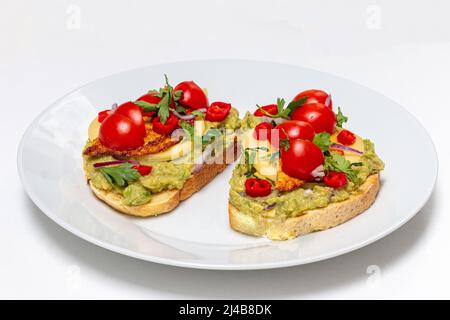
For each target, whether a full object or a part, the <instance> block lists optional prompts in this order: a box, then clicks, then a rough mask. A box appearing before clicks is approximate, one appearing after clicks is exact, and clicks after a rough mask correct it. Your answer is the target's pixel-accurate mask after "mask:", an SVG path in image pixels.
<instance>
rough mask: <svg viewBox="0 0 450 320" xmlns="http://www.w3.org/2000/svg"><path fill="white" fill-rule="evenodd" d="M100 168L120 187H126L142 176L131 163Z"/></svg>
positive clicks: (109, 179)
mask: <svg viewBox="0 0 450 320" xmlns="http://www.w3.org/2000/svg"><path fill="white" fill-rule="evenodd" d="M99 170H100V172H101V173H102V174H103V176H104V177H105V178H106V180H108V182H109V183H110V184H112V185H114V184H115V185H117V186H119V187H125V186H127V185H128V183H130V182H132V181H135V180H137V179H139V178H140V177H141V175H140V174H139V172H138V171H137V170H136V169H133V165H132V164H131V163H123V164H121V165H119V166H115V167H103V168H99Z"/></svg>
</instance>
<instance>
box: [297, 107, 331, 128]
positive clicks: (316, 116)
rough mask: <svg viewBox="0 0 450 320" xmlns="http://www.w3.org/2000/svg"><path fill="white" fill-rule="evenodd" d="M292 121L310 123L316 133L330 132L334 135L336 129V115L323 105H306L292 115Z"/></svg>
mask: <svg viewBox="0 0 450 320" xmlns="http://www.w3.org/2000/svg"><path fill="white" fill-rule="evenodd" d="M291 119H292V120H300V121H305V122H308V123H310V124H311V125H312V126H313V128H314V131H315V132H316V133H321V132H328V133H329V134H333V131H334V128H335V127H336V115H335V114H334V112H333V111H332V110H331V109H330V108H327V107H325V105H323V104H321V103H310V104H304V105H302V106H301V107H300V108H297V109H296V110H295V111H294V112H292V114H291Z"/></svg>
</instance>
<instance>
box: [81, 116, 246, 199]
mask: <svg viewBox="0 0 450 320" xmlns="http://www.w3.org/2000/svg"><path fill="white" fill-rule="evenodd" d="M205 122H206V126H207V127H208V128H226V129H233V130H235V129H238V128H239V127H240V125H241V122H240V120H239V112H238V111H237V109H235V108H232V109H231V111H230V113H229V114H228V116H227V118H226V119H225V120H224V121H222V122H208V121H205ZM114 160H116V159H114V158H113V157H110V156H106V157H95V158H94V157H84V161H85V166H86V174H87V177H88V179H89V180H90V181H91V182H92V184H93V185H94V186H95V187H96V188H98V189H100V190H105V191H108V192H114V193H117V194H119V195H121V196H123V204H125V205H128V206H139V205H143V204H146V203H148V202H150V200H151V198H152V194H155V193H159V192H162V191H167V190H175V189H181V188H182V187H183V185H184V184H185V183H186V181H187V180H188V179H189V178H190V177H191V176H192V172H193V170H194V165H193V164H192V161H183V159H182V158H181V159H176V160H174V161H147V160H146V159H145V157H143V158H140V159H130V160H136V161H138V162H139V163H140V164H142V165H148V166H151V167H152V172H151V173H150V174H149V175H147V176H144V177H140V178H139V179H138V180H136V181H133V182H132V183H130V184H129V185H126V186H124V187H119V186H117V185H115V184H111V183H110V182H109V181H108V180H107V179H106V178H105V176H104V175H103V174H102V172H101V171H100V170H98V169H95V168H94V164H95V163H99V162H108V161H114ZM184 160H186V159H184Z"/></svg>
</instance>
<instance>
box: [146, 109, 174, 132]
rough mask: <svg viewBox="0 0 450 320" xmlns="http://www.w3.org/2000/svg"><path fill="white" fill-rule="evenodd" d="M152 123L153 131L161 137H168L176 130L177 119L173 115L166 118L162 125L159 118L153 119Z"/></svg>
mask: <svg viewBox="0 0 450 320" xmlns="http://www.w3.org/2000/svg"><path fill="white" fill-rule="evenodd" d="M152 123H153V131H155V132H156V133H159V134H161V135H169V134H171V133H172V132H173V131H174V130H175V129H176V128H178V118H177V117H176V116H175V115H174V114H173V113H171V114H170V116H169V118H167V121H166V123H162V122H161V121H160V117H156V118H154V119H153V121H152Z"/></svg>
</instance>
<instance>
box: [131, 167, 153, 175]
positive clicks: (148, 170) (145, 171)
mask: <svg viewBox="0 0 450 320" xmlns="http://www.w3.org/2000/svg"><path fill="white" fill-rule="evenodd" d="M133 169H135V170H137V171H138V172H139V174H140V175H141V176H143V177H145V176H148V175H149V174H150V173H151V172H152V170H153V168H152V167H150V166H145V165H136V166H133Z"/></svg>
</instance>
